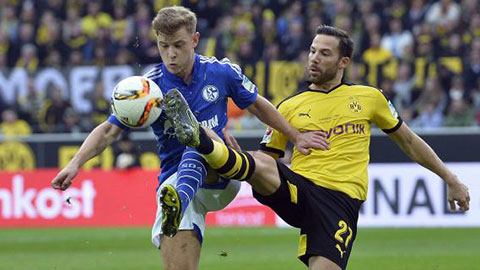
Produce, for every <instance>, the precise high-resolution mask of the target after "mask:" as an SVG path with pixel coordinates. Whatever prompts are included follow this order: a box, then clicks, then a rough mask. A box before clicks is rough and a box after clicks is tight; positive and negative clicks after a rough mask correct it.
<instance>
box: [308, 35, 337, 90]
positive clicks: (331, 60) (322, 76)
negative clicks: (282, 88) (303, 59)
mask: <svg viewBox="0 0 480 270" xmlns="http://www.w3.org/2000/svg"><path fill="white" fill-rule="evenodd" d="M338 44H339V39H338V38H336V37H334V36H327V35H316V36H315V38H314V39H313V42H312V45H311V46H310V53H309V54H308V79H309V80H310V81H311V82H312V83H314V84H317V85H321V84H324V83H327V82H329V81H331V80H333V79H335V77H336V76H337V74H338V72H339V70H340V68H341V67H343V63H341V60H342V58H343V57H342V58H341V57H339V49H338ZM340 72H341V70H340Z"/></svg>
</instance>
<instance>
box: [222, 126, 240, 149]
mask: <svg viewBox="0 0 480 270" xmlns="http://www.w3.org/2000/svg"><path fill="white" fill-rule="evenodd" d="M222 133H223V137H224V138H225V144H226V145H227V146H228V147H230V148H232V149H233V150H235V151H237V152H242V148H241V147H240V145H239V144H238V142H237V139H235V137H233V136H232V135H231V134H230V133H229V132H228V131H226V130H225V129H224V130H222Z"/></svg>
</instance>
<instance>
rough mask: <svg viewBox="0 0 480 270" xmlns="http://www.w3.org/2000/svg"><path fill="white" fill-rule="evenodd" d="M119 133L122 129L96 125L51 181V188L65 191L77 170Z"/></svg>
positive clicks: (107, 124)
mask: <svg viewBox="0 0 480 270" xmlns="http://www.w3.org/2000/svg"><path fill="white" fill-rule="evenodd" d="M120 133H122V129H121V128H119V127H117V126H115V125H113V124H111V123H109V122H104V123H102V124H100V125H98V126H97V127H96V128H95V129H94V130H93V131H92V132H91V133H90V134H89V135H88V137H87V138H86V139H85V141H84V142H83V144H82V146H81V147H80V149H79V150H78V152H77V153H76V154H75V156H74V157H73V158H72V160H70V162H69V163H68V164H67V166H66V167H65V168H64V169H63V170H61V171H60V172H59V173H58V174H57V176H55V178H54V179H53V180H52V183H51V184H52V187H53V188H55V189H61V190H66V189H67V188H68V187H69V186H70V185H71V184H72V180H73V178H75V176H76V175H77V173H78V169H79V168H80V167H81V166H82V165H83V164H85V162H87V161H88V160H90V159H91V158H93V157H95V156H97V155H99V154H100V153H102V152H103V150H105V148H107V146H108V145H110V144H112V143H113V142H114V141H115V139H116V138H117V137H118V135H120Z"/></svg>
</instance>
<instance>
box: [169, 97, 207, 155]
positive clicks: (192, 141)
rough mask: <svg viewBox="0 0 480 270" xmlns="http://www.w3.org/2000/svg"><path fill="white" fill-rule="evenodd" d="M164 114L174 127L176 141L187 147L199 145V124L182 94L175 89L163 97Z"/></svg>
mask: <svg viewBox="0 0 480 270" xmlns="http://www.w3.org/2000/svg"><path fill="white" fill-rule="evenodd" d="M164 104H165V112H166V114H167V117H168V119H170V121H172V123H173V126H174V127H175V134H176V135H177V139H178V140H179V141H180V142H181V143H183V144H185V145H187V146H189V147H193V148H196V147H198V145H199V144H200V124H199V123H198V121H197V119H196V118H195V115H193V113H192V111H191V110H190V108H189V107H188V103H187V101H186V100H185V98H184V97H183V95H182V93H180V91H178V90H177V89H176V88H174V89H171V90H170V91H168V93H167V94H166V95H165V100H164Z"/></svg>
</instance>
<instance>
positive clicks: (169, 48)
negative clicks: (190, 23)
mask: <svg viewBox="0 0 480 270" xmlns="http://www.w3.org/2000/svg"><path fill="white" fill-rule="evenodd" d="M199 38H200V34H199V33H194V34H192V33H189V32H188V31H187V29H186V28H185V27H182V28H180V29H179V30H178V31H177V32H175V33H174V34H173V35H166V34H164V33H161V32H159V33H158V35H157V46H158V50H159V52H160V56H161V57H162V61H163V63H164V65H165V67H166V68H167V70H168V71H170V72H171V73H173V74H175V75H177V76H180V77H186V76H188V74H186V73H187V72H190V71H191V70H190V69H189V68H191V67H192V66H193V61H194V50H195V47H197V44H198V40H199Z"/></svg>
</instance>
